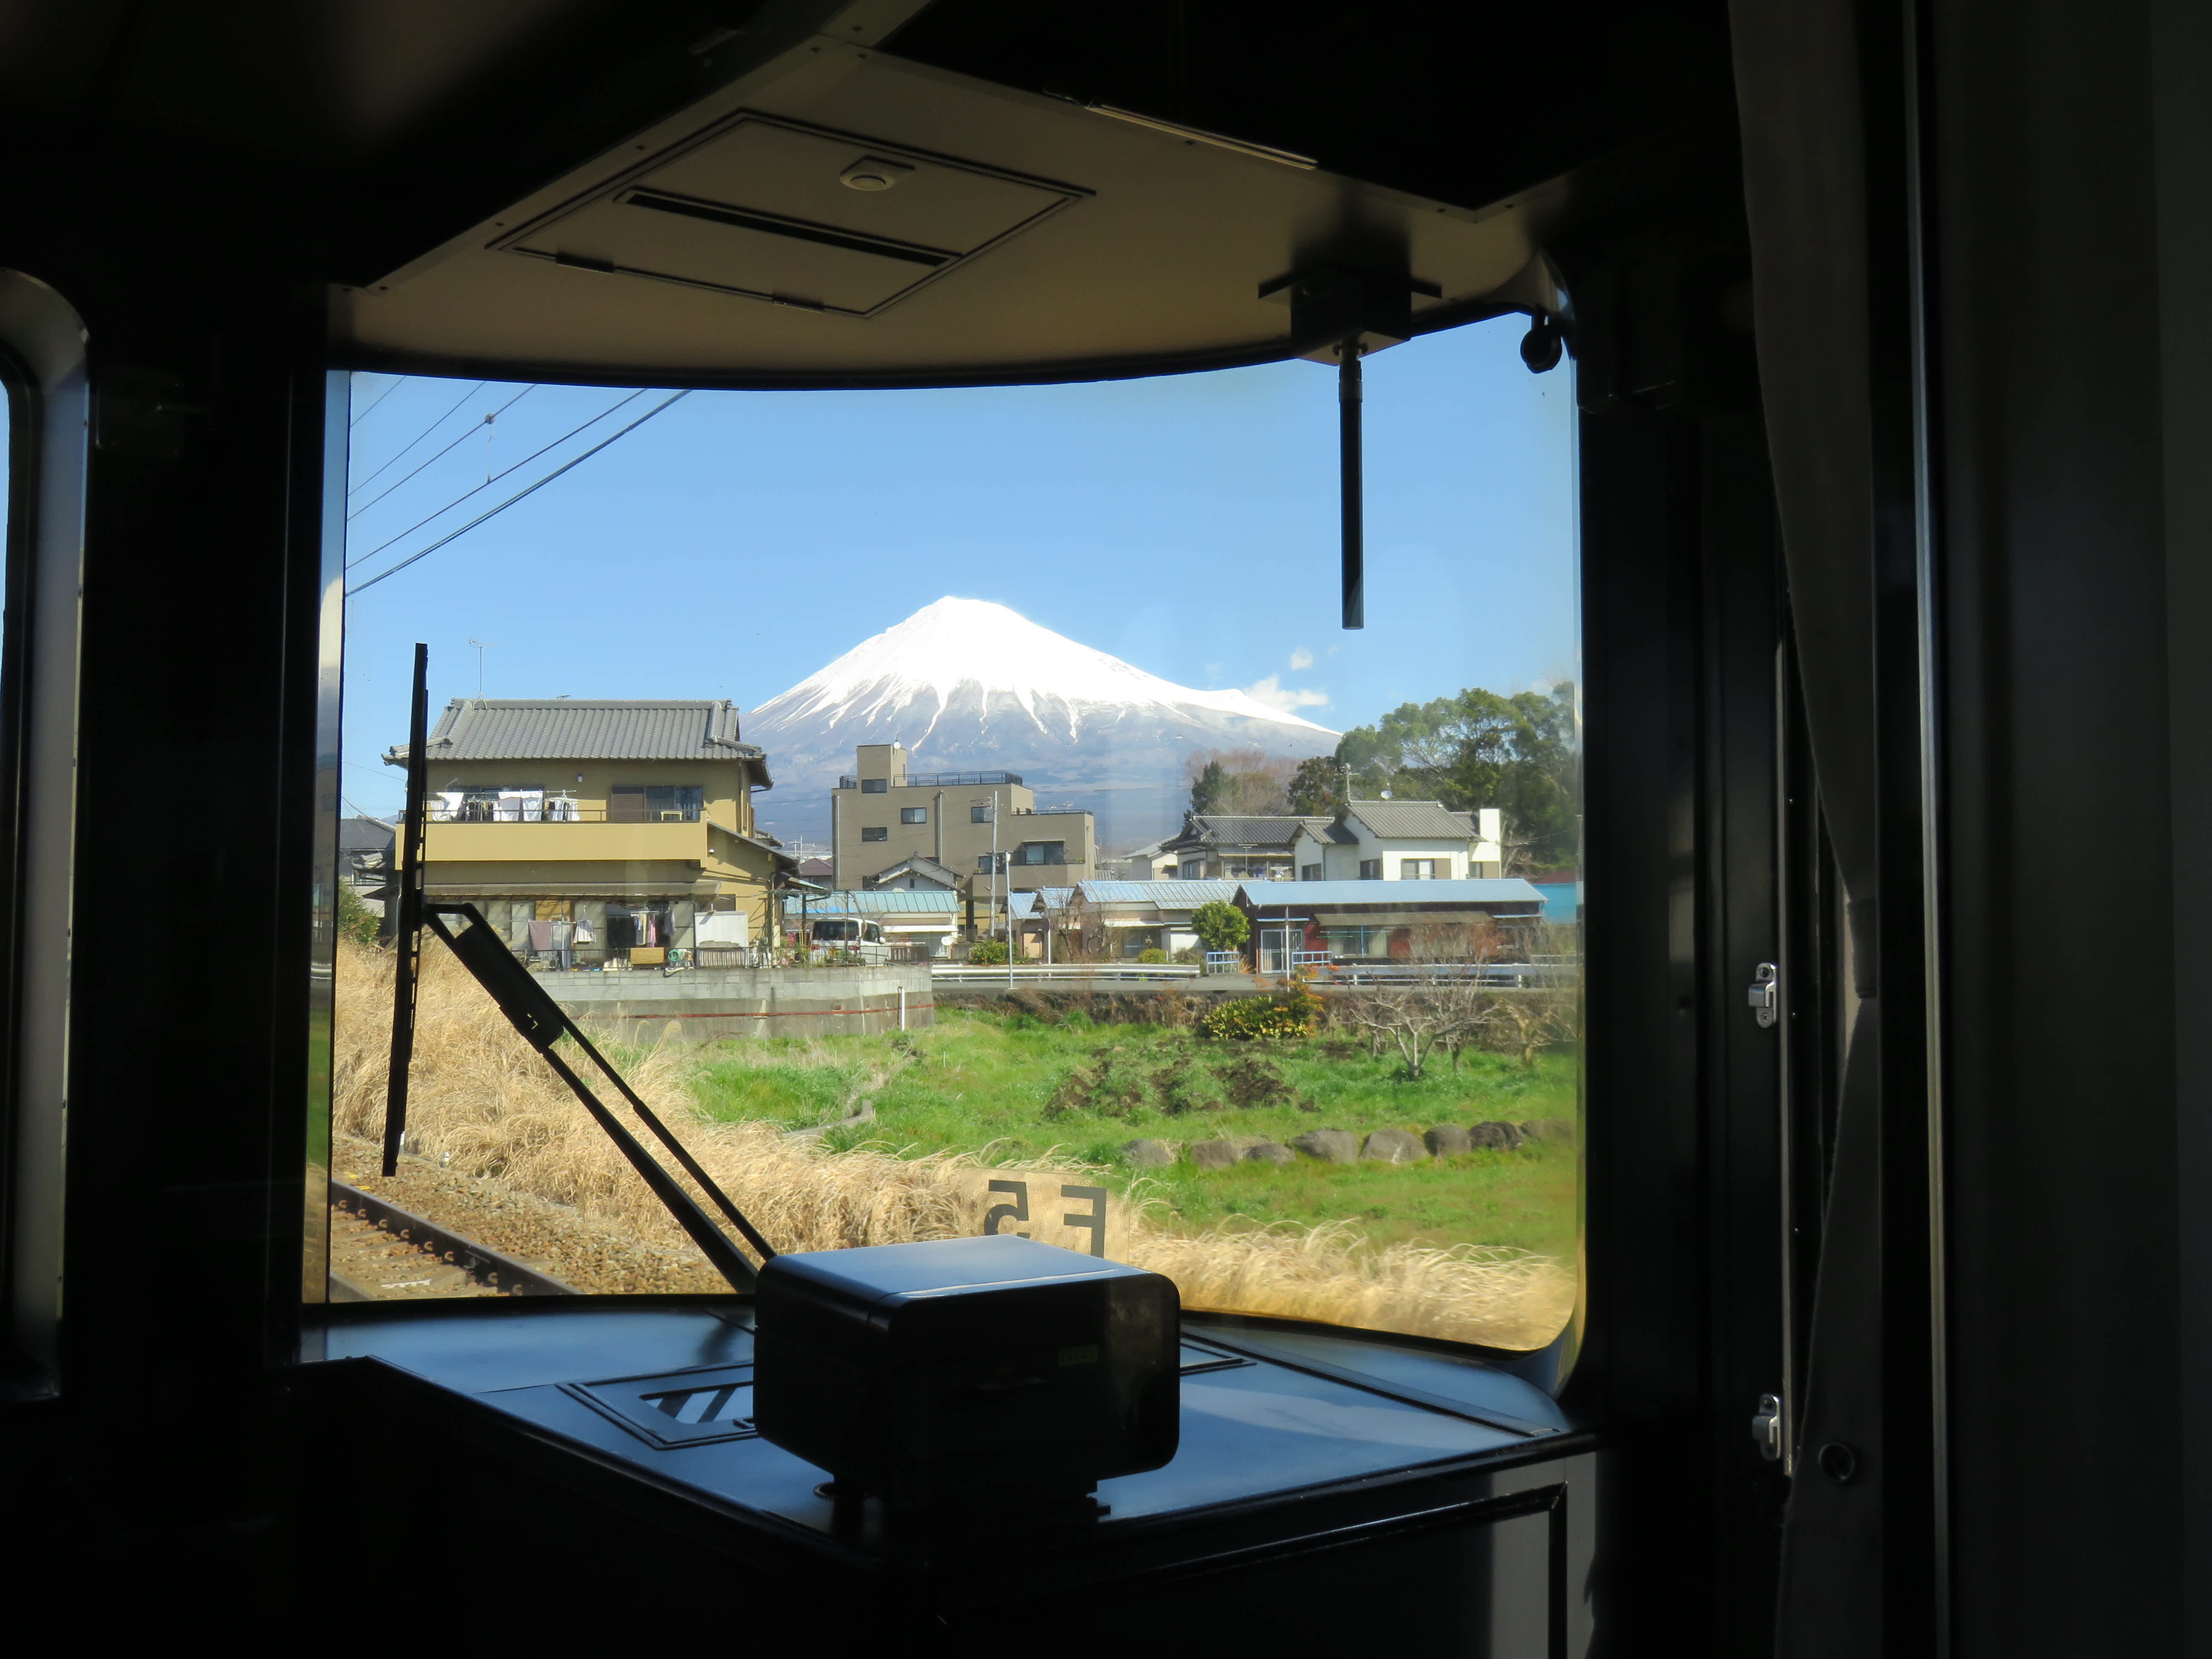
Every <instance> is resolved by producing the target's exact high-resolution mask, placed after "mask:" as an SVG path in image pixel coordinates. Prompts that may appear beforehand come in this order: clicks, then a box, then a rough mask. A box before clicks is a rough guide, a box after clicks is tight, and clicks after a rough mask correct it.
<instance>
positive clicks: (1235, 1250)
mask: <svg viewBox="0 0 2212 1659" xmlns="http://www.w3.org/2000/svg"><path fill="white" fill-rule="evenodd" d="M339 950H340V954H339V960H338V964H337V1029H336V1032H335V1037H336V1045H335V1046H336V1053H335V1054H334V1056H333V1060H334V1062H335V1077H334V1085H335V1099H334V1101H333V1117H334V1120H335V1127H337V1129H338V1130H339V1131H340V1132H341V1133H348V1134H354V1135H360V1136H363V1137H367V1138H370V1139H374V1138H377V1137H379V1136H380V1134H381V1133H382V1123H383V1115H384V1085H385V1066H386V1050H387V1048H388V1046H389V1044H390V1042H391V1030H392V1024H391V1019H392V964H391V958H390V957H388V956H387V955H386V954H385V953H384V952H381V951H373V950H365V949H362V948H360V947H358V946H355V945H349V944H341V945H340V947H339ZM423 969H424V971H423V976H422V987H421V992H420V995H419V998H418V1002H417V1012H416V1047H415V1065H414V1070H413V1073H412V1080H411V1084H410V1091H409V1107H408V1139H409V1143H410V1147H411V1148H415V1149H417V1150H420V1151H422V1152H425V1153H427V1154H428V1155H430V1156H432V1157H442V1158H445V1159H447V1161H449V1163H450V1164H452V1165H453V1166H455V1167H458V1168H460V1169H464V1170H468V1171H469V1172H471V1173H472V1174H477V1175H481V1176H489V1177H492V1178H495V1179H497V1180H500V1181H501V1182H507V1183H508V1184H510V1185H512V1186H513V1187H516V1188H520V1189H521V1190H523V1191H526V1192H528V1193H532V1194H536V1195H538V1197H541V1198H547V1199H551V1200H556V1201H557V1202H560V1203H563V1204H568V1205H572V1206H574V1207H575V1208H576V1209H577V1210H579V1211H580V1212H582V1213H583V1214H584V1215H586V1216H587V1217H589V1218H593V1219H595V1220H598V1221H600V1222H602V1223H605V1224H609V1225H613V1226H615V1227H617V1228H619V1229H621V1230H622V1231H626V1232H628V1233H629V1234H631V1235H633V1236H635V1237H640V1238H642V1239H645V1240H647V1241H649V1242H651V1243H656V1244H659V1245H661V1246H662V1247H664V1248H665V1249H675V1250H679V1251H683V1252H685V1253H687V1254H688V1253H690V1249H691V1247H690V1241H689V1240H687V1239H686V1238H685V1237H684V1235H683V1233H682V1232H681V1231H680V1230H678V1227H677V1226H676V1225H675V1223H674V1222H673V1221H671V1219H669V1218H668V1216H667V1214H666V1212H665V1211H664V1210H662V1209H661V1207H660V1206H659V1203H658V1202H657V1201H656V1200H654V1199H653V1195H652V1194H650V1193H649V1192H648V1191H647V1189H646V1188H645V1185H644V1183H643V1182H641V1181H640V1180H639V1179H638V1178H637V1176H636V1174H635V1171H633V1170H631V1169H630V1168H629V1165H628V1164H626V1163H624V1162H623V1158H622V1155H621V1154H620V1153H619V1152H617V1151H616V1150H615V1147H614V1146H613V1144H612V1143H611V1141H609V1140H608V1139H607V1138H606V1136H605V1134H603V1133H601V1132H600V1131H599V1127H597V1126H596V1125H595V1124H593V1123H592V1121H591V1120H590V1118H589V1117H588V1116H586V1114H585V1112H584V1110H583V1109H582V1108H581V1107H580V1105H578V1104H577V1103H576V1102H575V1100H574V1097H572V1096H571V1095H570V1094H569V1093H568V1091H567V1089H565V1088H564V1087H563V1086H562V1085H561V1083H560V1082H559V1081H558V1079H556V1078H555V1077H554V1076H553V1075H552V1073H550V1071H549V1070H548V1069H547V1068H546V1066H545V1063H544V1060H542V1059H541V1058H540V1057H539V1056H538V1054H536V1053H534V1052H533V1051H532V1049H531V1048H530V1047H529V1045H528V1044H527V1043H526V1042H523V1041H522V1040H521V1038H520V1037H519V1036H516V1035H515V1033H514V1031H513V1028H511V1027H510V1026H508V1025H507V1023H506V1021H505V1020H504V1019H503V1018H501V1017H500V1015H499V1013H498V1012H497V1011H496V1010H495V1008H494V1007H493V1006H492V1004H491V1002H490V1000H489V998H487V997H486V996H485V995H484V994H483V991H482V990H481V989H480V988H479V987H477V984H476V982H475V981H473V980H472V979H471V978H470V977H469V975H467V973H466V972H465V970H464V969H462V968H461V966H460V965H459V963H457V962H455V961H454V960H453V957H451V956H450V955H449V954H448V953H447V951H446V949H445V947H444V946H443V945H440V944H439V943H438V942H437V941H436V940H435V939H428V940H426V941H425V950H424V963H423ZM685 1063H686V1062H685V1057H684V1052H683V1050H682V1049H681V1048H678V1047H677V1046H675V1045H670V1046H666V1047H663V1048H656V1049H653V1050H650V1051H647V1053H646V1054H643V1055H642V1057H640V1058H637V1059H635V1060H633V1061H632V1062H631V1063H630V1064H629V1066H627V1068H626V1072H625V1075H626V1076H627V1077H628V1079H629V1082H630V1085H631V1086H632V1087H634V1088H635V1089H636V1091H638V1093H639V1094H640V1095H641V1097H643V1098H644V1099H645V1100H646V1101H647V1103H650V1104H651V1105H652V1107H653V1109H654V1110H655V1111H656V1112H658V1113H659V1114H660V1115H661V1116H662V1117H663V1119H664V1121H666V1122H667V1123H668V1124H669V1125H670V1127H671V1128H672V1129H674V1130H675V1131H676V1133H678V1135H679V1136H680V1137H681V1138H682V1139H684V1142H685V1144H686V1145H687V1146H689V1147H690V1150H691V1151H692V1152H693V1153H694V1155H695V1156H696V1157H697V1158H698V1159H699V1162H700V1163H701V1164H702V1165H703V1166H704V1167H705V1168H706V1169H707V1170H708V1173H710V1174H711V1175H712V1176H714V1179H715V1180H716V1181H717V1182H720V1183H721V1185H722V1187H723V1188H724V1189H725V1190H726V1191H727V1192H728V1193H729V1194H730V1195H731V1197H732V1199H734V1200H736V1201H737V1203H738V1205H739V1206H740V1207H742V1208H743V1209H744V1211H745V1212H746V1214H747V1215H748V1216H750V1218H752V1219H753V1220H754V1221H755V1222H756V1223H757V1225H759V1227H760V1229H761V1231H763V1233H764V1234H766V1235H767V1237H769V1239H770V1240H771V1241H773V1242H774V1243H775V1244H776V1245H777V1246H778V1247H779V1248H780V1249H792V1250H819V1249H838V1248H843V1247H848V1246H852V1245H859V1244H888V1243H898V1242H901V1241H903V1240H907V1239H916V1238H951V1237H962V1236H964V1235H970V1234H975V1233H978V1232H981V1231H982V1227H983V1220H984V1212H985V1211H986V1210H987V1209H988V1208H989V1207H990V1206H992V1205H994V1204H996V1203H1000V1202H1004V1201H1006V1198H1007V1196H1008V1195H1007V1194H1005V1193H1003V1192H994V1191H993V1190H992V1189H991V1186H990V1183H991V1182H994V1181H998V1182H1004V1181H1008V1180H1015V1181H1020V1182H1023V1183H1024V1188H1025V1189H1026V1188H1031V1187H1037V1186H1039V1184H1040V1183H1042V1189H1041V1190H1040V1191H1039V1192H1038V1194H1037V1198H1036V1202H1035V1204H1034V1206H1033V1217H1034V1220H1033V1224H1032V1227H1031V1229H1030V1230H1031V1231H1034V1232H1035V1233H1036V1236H1038V1237H1043V1238H1046V1239H1048V1240H1049V1241H1050V1242H1052V1243H1064V1244H1068V1245H1072V1246H1077V1247H1080V1246H1081V1245H1083V1244H1085V1243H1088V1239H1089V1236H1088V1234H1086V1233H1083V1232H1080V1231H1077V1230H1073V1229H1067V1228H1064V1227H1060V1226H1059V1225H1057V1224H1058V1221H1059V1218H1060V1215H1061V1213H1062V1212H1063V1211H1064V1210H1065V1209H1066V1208H1067V1207H1068V1206H1066V1204H1064V1203H1062V1202H1061V1201H1060V1198H1059V1194H1058V1192H1057V1190H1056V1186H1055V1183H1057V1184H1058V1185H1060V1186H1065V1185H1069V1184H1073V1185H1086V1184H1090V1183H1091V1182H1094V1181H1095V1179H1096V1176H1097V1171H1096V1170H1091V1169H1089V1168H1087V1167H1086V1166H1085V1165H1082V1164H1075V1163H1073V1162H1067V1161H1061V1160H1053V1159H1047V1160H1036V1161H1030V1162H1027V1163H1020V1164H985V1163H984V1162H982V1161H981V1160H980V1159H979V1158H976V1157H975V1156H974V1155H972V1154H968V1153H960V1152H937V1153H932V1154H929V1155H927V1156H923V1157H900V1156H896V1155H895V1154H893V1153H892V1152H888V1151H882V1150H876V1149H872V1148H861V1149H857V1150H854V1151H851V1152H827V1151H825V1150H823V1147H822V1146H820V1144H819V1143H818V1142H817V1141H811V1140H807V1139H798V1138H794V1137H793V1136H789V1135H787V1134H784V1133H780V1132H779V1131H778V1130H776V1129H775V1128H773V1127H770V1126H769V1125H768V1124H765V1123H760V1122H747V1123H734V1124H732V1123H716V1122H713V1121H708V1120H707V1119H705V1118H703V1117H702V1116H701V1115H699V1114H698V1112H697V1110H696V1108H695V1106H694V1105H693V1103H692V1100H691V1097H690V1094H689V1092H688V1091H686V1089H685V1087H684V1065H685ZM609 1097H610V1099H611V1100H612V1098H613V1097H612V1096H611V1091H609ZM616 1109H617V1111H623V1110H625V1109H624V1108H623V1107H622V1106H621V1105H620V1104H619V1103H617V1104H616ZM1106 1239H1107V1249H1108V1251H1109V1254H1110V1255H1113V1256H1115V1258H1116V1259H1118V1260H1121V1261H1128V1262H1132V1263H1134V1264H1136V1265H1138V1266H1140V1267H1149V1268H1152V1269H1153V1270H1154V1271H1156V1272H1158V1273H1165V1274H1166V1275H1167V1276H1168V1277H1169V1278H1170V1279H1174V1280H1175V1281H1176V1285H1177V1286H1178V1287H1179V1288H1180V1290H1181V1291H1182V1299H1183V1303H1184V1305H1185V1306H1187V1307H1193V1308H1207V1309H1215V1310H1226V1311H1235V1312H1241V1313H1256V1314H1273V1315H1278V1316H1285V1317H1290V1318H1301V1319H1315V1320H1325V1321H1329V1322H1335V1323H1340V1324H1345V1325H1352V1326H1358V1327H1363V1328H1367V1329H1370V1330H1389V1331H1402V1332H1406V1333H1407V1334H1413V1335H1420V1336H1436V1337H1444V1338H1448V1339H1451V1340H1458V1341H1467V1342H1482V1343H1487V1344H1490V1345H1492V1346H1498V1347H1509V1348H1527V1347H1534V1346H1540V1345H1541V1344H1542V1343H1544V1342H1546V1341H1547V1340H1550V1338H1551V1337H1552V1336H1553V1334H1554V1333H1555V1332H1557V1331H1558V1330H1559V1328H1560V1327H1561V1326H1562V1325H1563V1324H1564V1323H1565V1321H1566V1318H1567V1316H1568V1313H1569V1311H1570V1310H1571V1306H1572V1303H1573V1295H1574V1286H1573V1281H1572V1279H1571V1277H1570V1275H1568V1274H1567V1273H1565V1272H1564V1271H1562V1270H1561V1268H1560V1267H1559V1265H1558V1264H1557V1263H1555V1262H1553V1261H1550V1260H1548V1259H1547V1258H1544V1257H1540V1256H1532V1255H1524V1254H1522V1253H1521V1252H1517V1251H1511V1250H1503V1249H1483V1248H1480V1247H1474V1246H1462V1247H1461V1248H1458V1249H1449V1250H1445V1249H1431V1248H1426V1247H1423V1246H1419V1245H1406V1244H1398V1245H1391V1246H1389V1247H1387V1248H1379V1249H1378V1248H1376V1247H1375V1246H1373V1245H1371V1244H1370V1243H1368V1242H1367V1241H1365V1240H1364V1239H1363V1238H1362V1237H1359V1236H1358V1233H1357V1232H1356V1231H1353V1230H1352V1229H1350V1228H1348V1227H1316V1228H1298V1227H1293V1226H1288V1225H1285V1226H1279V1227H1273V1228H1266V1229H1259V1228H1246V1229H1230V1228H1216V1229H1212V1230H1210V1231H1206V1232H1203V1233H1197V1234H1179V1233H1176V1232H1173V1231H1169V1230H1168V1229H1167V1228H1166V1227H1164V1225H1161V1224H1160V1222H1159V1220H1158V1217H1157V1214H1156V1213H1155V1212H1154V1209H1153V1206H1150V1205H1148V1204H1147V1203H1146V1200H1145V1198H1144V1195H1143V1193H1142V1191H1141V1189H1139V1190H1137V1191H1135V1192H1133V1194H1132V1195H1131V1197H1130V1198H1128V1199H1127V1200H1125V1199H1123V1198H1121V1197H1115V1198H1110V1199H1109V1200H1107V1234H1106Z"/></svg>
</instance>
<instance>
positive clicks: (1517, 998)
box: [1477, 987, 1577, 1068]
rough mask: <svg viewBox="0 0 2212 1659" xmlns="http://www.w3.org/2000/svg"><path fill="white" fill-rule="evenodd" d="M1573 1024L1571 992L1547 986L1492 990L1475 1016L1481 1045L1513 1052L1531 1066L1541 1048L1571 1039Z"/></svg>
mask: <svg viewBox="0 0 2212 1659" xmlns="http://www.w3.org/2000/svg"><path fill="white" fill-rule="evenodd" d="M1477 1028H1478V1030H1480V1038H1481V1042H1482V1045H1483V1046H1484V1047H1485V1048H1490V1049H1492V1050H1494V1051H1495V1052H1497V1053H1499V1054H1514V1055H1516V1056H1517V1057H1518V1058H1519V1060H1520V1061H1521V1064H1522V1066H1523V1067H1524V1068H1532V1067H1534V1065H1535V1064H1536V1056H1537V1054H1540V1053H1541V1052H1542V1051H1543V1050H1544V1049H1546V1048H1551V1047H1552V1046H1553V1045H1554V1044H1556V1043H1561V1042H1572V1041H1573V1040H1574V1037H1575V1032H1576V1029H1577V997H1576V996H1575V994H1574V993H1573V992H1571V991H1565V990H1558V989H1553V988H1548V987H1541V988H1540V987H1531V988H1528V989H1525V990H1512V991H1494V992H1492V993H1490V994H1488V995H1486V997H1485V998H1484V999H1483V1006H1482V1008H1481V1011H1480V1015H1479V1016H1478V1018H1477Z"/></svg>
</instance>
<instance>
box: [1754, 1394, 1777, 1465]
mask: <svg viewBox="0 0 2212 1659" xmlns="http://www.w3.org/2000/svg"><path fill="white" fill-rule="evenodd" d="M1751 1437H1752V1439H1753V1441H1755V1442H1757V1443H1758V1445H1759V1455H1760V1456H1761V1457H1763V1458H1765V1460H1766V1461H1767V1462H1770V1463H1779V1462H1781V1461H1782V1397H1781V1396H1780V1395H1772V1394H1763V1395H1759V1409H1758V1410H1757V1411H1755V1412H1753V1413H1752V1416H1751Z"/></svg>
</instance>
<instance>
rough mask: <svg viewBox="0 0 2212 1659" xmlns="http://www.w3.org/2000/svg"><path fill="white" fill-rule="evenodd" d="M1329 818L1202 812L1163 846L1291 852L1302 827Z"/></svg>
mask: <svg viewBox="0 0 2212 1659" xmlns="http://www.w3.org/2000/svg"><path fill="white" fill-rule="evenodd" d="M1323 823H1328V819H1326V818H1318V817H1315V818H1309V817H1289V816H1264V817H1263V816H1249V815H1240V814H1233V813H1226V812H1201V813H1200V814H1198V815H1197V816H1196V817H1193V818H1192V819H1191V821H1190V824H1189V827H1188V828H1187V829H1183V830H1182V831H1180V832H1178V833H1177V834H1176V835H1175V836H1172V837H1170V839H1169V840H1168V841H1166V842H1163V843H1162V850H1163V851H1164V850H1167V849H1170V848H1177V847H1191V846H1202V847H1214V848H1263V847H1268V848H1287V847H1289V846H1290V844H1291V840H1292V838H1294V837H1295V836H1297V833H1298V830H1299V828H1300V827H1301V826H1302V825H1305V824H1314V825H1319V824H1323Z"/></svg>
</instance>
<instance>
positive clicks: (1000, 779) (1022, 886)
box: [829, 743, 1098, 896]
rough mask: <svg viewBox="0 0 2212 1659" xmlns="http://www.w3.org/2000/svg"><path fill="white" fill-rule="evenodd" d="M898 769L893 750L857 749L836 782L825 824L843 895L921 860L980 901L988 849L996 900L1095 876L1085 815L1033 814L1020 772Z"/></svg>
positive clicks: (898, 754)
mask: <svg viewBox="0 0 2212 1659" xmlns="http://www.w3.org/2000/svg"><path fill="white" fill-rule="evenodd" d="M906 763H907V754H906V750H904V749H903V748H902V747H901V746H900V745H899V744H895V743H864V744H860V746H859V748H858V750H857V752H856V757H855V764H854V771H853V773H852V774H851V775H849V776H846V777H842V778H840V779H838V781H837V787H836V792H835V793H833V794H832V795H831V796H830V798H829V823H830V842H831V845H832V848H833V851H834V856H835V859H836V870H837V885H838V886H839V887H840V888H841V889H845V890H853V889H859V888H865V887H867V886H869V885H871V884H872V883H874V881H875V880H876V878H878V876H879V875H881V874H883V873H884V872H887V871H889V870H890V868H891V867H892V866H894V865H902V864H904V863H905V862H906V861H907V860H912V859H916V858H921V859H927V860H930V861H931V862H932V863H933V864H936V865H938V866H940V867H942V868H944V869H945V870H949V871H951V872H953V873H954V874H956V875H957V876H958V877H960V878H961V879H962V880H963V883H964V884H965V890H966V892H967V893H968V894H969V895H970V896H975V895H979V894H981V893H983V892H986V891H987V890H989V889H990V888H991V885H992V881H991V877H992V858H993V850H994V846H995V848H996V852H997V857H998V862H999V866H1000V881H999V883H998V889H999V890H1000V892H1001V893H1002V894H1003V893H1005V892H1008V891H1012V892H1034V891H1036V890H1037V889H1038V888H1040V887H1073V886H1074V885H1075V884H1076V883H1078V882H1079V881H1084V880H1087V879H1088V878H1090V877H1091V875H1092V874H1093V873H1095V872H1096V870H1097V858H1098V839H1097V829H1096V827H1095V825H1094V824H1093V823H1092V820H1091V814H1090V813H1088V812H1084V811H1073V812H1054V811H1044V812H1040V811H1037V809H1036V795H1035V793H1032V792H1031V791H1030V789H1029V788H1028V787H1027V786H1025V785H1024V783H1023V781H1022V778H1021V775H1020V774H1019V773H1018V772H909V771H908V770H907V764H906ZM994 820H995V822H994ZM994 837H995V839H994Z"/></svg>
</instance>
